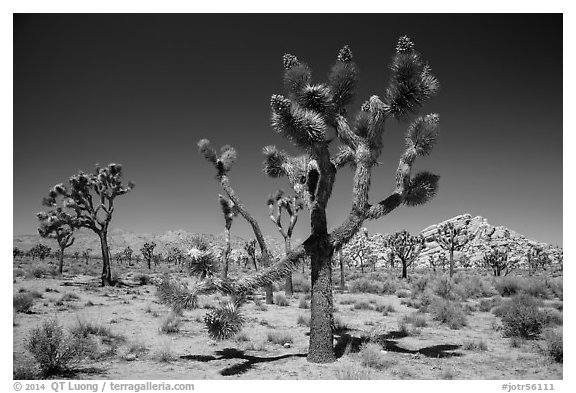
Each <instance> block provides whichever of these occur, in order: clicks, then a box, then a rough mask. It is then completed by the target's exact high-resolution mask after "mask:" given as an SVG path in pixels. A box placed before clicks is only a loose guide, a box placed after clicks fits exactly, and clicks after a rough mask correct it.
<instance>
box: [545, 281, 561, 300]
mask: <svg viewBox="0 0 576 393" xmlns="http://www.w3.org/2000/svg"><path fill="white" fill-rule="evenodd" d="M546 285H547V286H548V288H549V290H550V292H551V293H552V294H553V295H554V296H556V297H557V298H558V299H560V300H563V297H564V291H563V281H562V277H559V278H552V279H547V280H546Z"/></svg>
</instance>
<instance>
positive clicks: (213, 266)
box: [188, 249, 219, 279]
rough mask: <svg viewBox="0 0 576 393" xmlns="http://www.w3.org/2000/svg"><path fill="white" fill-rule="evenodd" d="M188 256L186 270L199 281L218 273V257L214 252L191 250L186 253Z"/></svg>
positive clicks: (210, 250)
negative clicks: (198, 278)
mask: <svg viewBox="0 0 576 393" xmlns="http://www.w3.org/2000/svg"><path fill="white" fill-rule="evenodd" d="M188 256H189V257H190V261H189V262H188V270H189V272H190V274H191V275H194V276H198V277H200V279H203V278H205V277H210V276H213V275H215V274H216V273H218V270H219V265H218V256H217V255H216V253H215V252H214V250H212V249H208V250H196V249H192V250H190V251H189V252H188Z"/></svg>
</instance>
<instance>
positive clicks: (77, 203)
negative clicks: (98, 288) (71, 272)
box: [44, 164, 134, 286]
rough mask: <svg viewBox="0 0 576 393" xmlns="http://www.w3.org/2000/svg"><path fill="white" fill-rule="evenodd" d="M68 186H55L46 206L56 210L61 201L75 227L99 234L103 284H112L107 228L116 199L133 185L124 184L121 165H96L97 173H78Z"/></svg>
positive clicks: (45, 202) (46, 199) (46, 200)
mask: <svg viewBox="0 0 576 393" xmlns="http://www.w3.org/2000/svg"><path fill="white" fill-rule="evenodd" d="M69 183H70V185H69V187H66V186H65V185H64V184H57V185H55V186H54V187H53V188H52V190H50V193H49V195H48V198H45V200H44V205H46V206H54V207H55V206H56V203H57V199H58V198H62V199H63V200H64V208H65V209H67V211H70V212H71V215H72V217H73V219H74V224H75V225H76V226H78V227H83V228H88V229H90V230H92V231H93V232H94V233H96V234H97V235H98V237H99V238H100V246H101V249H102V276H101V284H102V286H105V285H111V284H112V271H111V269H110V249H109V247H108V228H109V225H110V221H112V214H113V213H114V208H115V207H114V203H115V201H116V198H117V197H118V196H120V195H124V194H126V193H128V192H129V191H130V190H132V188H134V184H133V183H128V185H126V186H125V185H123V184H122V166H121V165H119V164H109V165H108V166H105V167H100V166H96V169H95V171H94V173H89V174H85V173H84V172H79V173H78V174H77V175H74V176H72V177H71V178H70V180H69Z"/></svg>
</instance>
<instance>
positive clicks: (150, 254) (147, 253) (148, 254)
mask: <svg viewBox="0 0 576 393" xmlns="http://www.w3.org/2000/svg"><path fill="white" fill-rule="evenodd" d="M155 247H156V243H154V242H146V243H144V245H143V246H142V248H141V249H140V253H141V254H142V257H143V258H144V260H145V261H146V262H148V269H152V264H151V262H152V259H153V258H154V248H155Z"/></svg>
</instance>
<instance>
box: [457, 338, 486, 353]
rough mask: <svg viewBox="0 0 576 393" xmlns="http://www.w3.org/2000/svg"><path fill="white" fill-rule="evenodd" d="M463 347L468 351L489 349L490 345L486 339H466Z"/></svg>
mask: <svg viewBox="0 0 576 393" xmlns="http://www.w3.org/2000/svg"><path fill="white" fill-rule="evenodd" d="M462 349H464V350H467V351H487V350H488V345H487V344H486V342H485V341H483V340H480V341H466V342H464V344H462Z"/></svg>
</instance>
